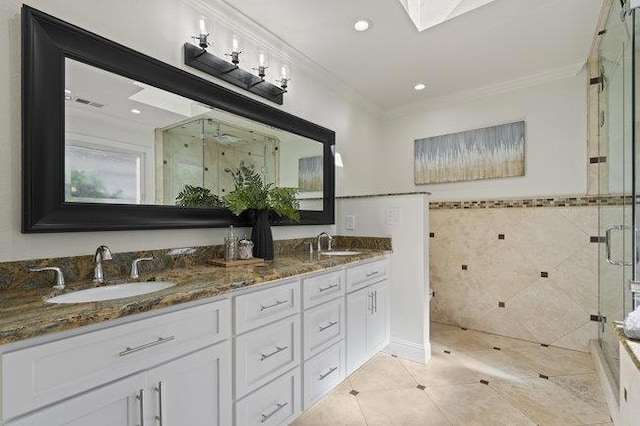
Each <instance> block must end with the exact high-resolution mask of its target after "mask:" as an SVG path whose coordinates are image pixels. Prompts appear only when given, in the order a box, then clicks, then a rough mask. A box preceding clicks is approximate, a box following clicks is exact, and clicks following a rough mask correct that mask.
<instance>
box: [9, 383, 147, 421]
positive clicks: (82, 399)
mask: <svg viewBox="0 0 640 426" xmlns="http://www.w3.org/2000/svg"><path fill="white" fill-rule="evenodd" d="M144 386H145V381H144V374H137V375H135V376H132V377H129V378H127V379H122V380H119V381H117V382H114V383H112V384H110V385H107V386H103V387H101V388H98V389H96V390H93V391H90V392H87V393H85V394H82V395H80V396H77V397H75V398H71V399H68V400H66V401H63V402H60V403H58V404H56V405H54V406H52V407H49V408H45V409H43V410H40V411H38V412H36V413H34V414H32V415H29V416H26V417H23V418H21V419H19V420H16V421H13V422H7V423H6V425H7V426H63V425H64V426H87V425H91V426H139V425H142V424H143V422H142V415H143V412H142V410H143V407H144V404H143V402H144V403H145V404H146V403H147V401H148V398H147V395H145V391H143V389H144ZM141 397H142V398H144V399H145V400H144V401H141V400H140V398H141ZM145 424H148V423H145Z"/></svg>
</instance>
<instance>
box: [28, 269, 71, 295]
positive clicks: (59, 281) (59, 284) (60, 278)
mask: <svg viewBox="0 0 640 426" xmlns="http://www.w3.org/2000/svg"><path fill="white" fill-rule="evenodd" d="M29 271H31V272H40V271H54V272H55V273H56V284H55V285H54V286H53V288H54V289H56V290H64V275H63V274H62V270H61V269H60V268H56V267H55V266H47V267H45V268H29Z"/></svg>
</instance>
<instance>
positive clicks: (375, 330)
mask: <svg viewBox="0 0 640 426" xmlns="http://www.w3.org/2000/svg"><path fill="white" fill-rule="evenodd" d="M369 292H370V294H371V303H372V309H371V311H370V313H371V314H370V315H368V316H367V354H368V357H371V356H373V355H374V354H375V353H376V352H378V351H380V350H382V349H383V348H384V347H385V346H387V345H388V344H389V314H388V311H389V286H388V284H387V281H386V280H385V281H382V282H379V283H377V284H374V285H372V286H371V287H369Z"/></svg>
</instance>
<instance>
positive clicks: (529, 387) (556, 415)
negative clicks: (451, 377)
mask: <svg viewBox="0 0 640 426" xmlns="http://www.w3.org/2000/svg"><path fill="white" fill-rule="evenodd" d="M489 386H490V387H491V388H492V389H495V390H496V391H497V392H498V393H499V394H500V395H502V396H503V397H504V398H506V399H507V400H508V401H509V402H510V403H511V405H513V406H514V407H516V408H517V409H518V410H520V411H521V412H523V413H524V414H525V415H526V416H527V417H528V418H530V419H532V420H533V421H534V422H536V423H537V424H544V425H563V426H565V425H566V426H568V425H585V424H593V423H598V422H607V421H609V420H610V419H609V415H608V413H606V412H603V411H602V410H600V409H598V407H593V406H592V405H591V404H588V403H587V402H585V401H583V400H582V399H580V398H578V397H577V396H575V395H573V394H572V393H570V392H568V391H566V390H565V389H564V388H562V387H561V386H558V385H557V384H555V383H554V382H552V381H550V380H545V379H536V378H534V379H523V380H513V381H503V382H493V383H490V384H489Z"/></svg>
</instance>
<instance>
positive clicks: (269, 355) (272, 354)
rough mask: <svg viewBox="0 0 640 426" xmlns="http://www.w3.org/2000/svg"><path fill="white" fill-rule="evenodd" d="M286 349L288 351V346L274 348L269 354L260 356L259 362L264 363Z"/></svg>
mask: <svg viewBox="0 0 640 426" xmlns="http://www.w3.org/2000/svg"><path fill="white" fill-rule="evenodd" d="M287 349H289V346H282V347H280V346H276V350H275V351H273V352H271V353H270V354H266V355H265V354H260V361H264V360H265V359H267V358H271V357H272V356H274V355H275V354H278V353H280V352H282V351H286V350H287Z"/></svg>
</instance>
